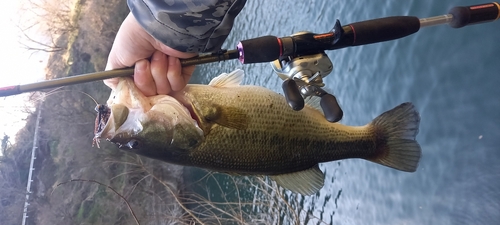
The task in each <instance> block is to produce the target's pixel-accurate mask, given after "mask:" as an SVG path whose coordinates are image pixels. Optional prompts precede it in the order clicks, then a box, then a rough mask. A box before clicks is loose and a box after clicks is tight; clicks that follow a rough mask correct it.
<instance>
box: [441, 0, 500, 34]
mask: <svg viewBox="0 0 500 225" xmlns="http://www.w3.org/2000/svg"><path fill="white" fill-rule="evenodd" d="M449 13H450V14H451V15H453V19H452V20H451V22H450V26H451V27H453V28H460V27H464V26H467V25H472V24H476V23H484V22H489V21H493V20H497V19H498V18H499V17H500V5H499V4H498V3H496V2H492V3H486V4H481V5H473V6H458V7H454V8H452V9H451V10H450V12H449Z"/></svg>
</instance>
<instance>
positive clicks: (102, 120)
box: [92, 104, 111, 148]
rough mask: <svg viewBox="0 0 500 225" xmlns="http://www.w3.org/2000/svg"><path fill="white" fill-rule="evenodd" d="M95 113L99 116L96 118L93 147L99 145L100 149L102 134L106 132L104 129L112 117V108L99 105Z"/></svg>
mask: <svg viewBox="0 0 500 225" xmlns="http://www.w3.org/2000/svg"><path fill="white" fill-rule="evenodd" d="M95 111H96V112H97V115H96V118H95V125H94V138H93V142H92V147H94V145H97V147H98V148H99V147H100V146H99V141H100V138H101V136H102V132H103V131H104V128H105V127H106V124H107V123H108V121H109V118H110V117H111V108H109V107H108V106H107V105H103V104H99V105H97V106H96V107H95Z"/></svg>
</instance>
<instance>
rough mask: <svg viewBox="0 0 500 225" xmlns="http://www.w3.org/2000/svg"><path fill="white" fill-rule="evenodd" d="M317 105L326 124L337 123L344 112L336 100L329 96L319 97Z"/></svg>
mask: <svg viewBox="0 0 500 225" xmlns="http://www.w3.org/2000/svg"><path fill="white" fill-rule="evenodd" d="M319 104H320V105H321V109H323V113H324V114H325V118H326V120H328V122H332V123H335V122H338V121H339V120H341V119H342V117H343V116H344V111H342V109H341V108H340V105H339V103H338V102H337V98H335V96H333V95H331V94H325V95H323V96H321V101H320V102H319Z"/></svg>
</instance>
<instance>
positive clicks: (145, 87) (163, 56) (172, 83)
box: [104, 13, 196, 96]
mask: <svg viewBox="0 0 500 225" xmlns="http://www.w3.org/2000/svg"><path fill="white" fill-rule="evenodd" d="M195 55H196V54H195V53H185V52H180V51H177V50H174V49H172V48H170V47H168V46H166V45H164V44H163V43H161V42H160V41H158V40H156V39H155V38H153V37H152V36H151V35H149V34H148V33H147V32H146V31H145V30H144V29H143V28H142V27H141V25H139V23H138V22H137V20H136V19H135V18H134V16H133V15H132V14H131V13H129V15H128V16H127V18H125V20H124V21H123V23H122V25H121V27H120V29H119V30H118V33H117V35H116V38H115V41H114V43H113V47H112V48H111V52H110V53H109V56H108V63H107V65H106V70H111V69H119V68H124V67H130V66H133V65H134V64H135V69H134V83H135V84H136V86H137V87H138V88H139V90H141V91H142V92H143V93H144V94H145V95H146V96H152V95H157V94H168V93H170V92H171V91H179V90H182V88H184V87H185V86H186V85H187V82H188V81H189V79H190V78H191V75H192V74H193V71H194V68H195V67H194V66H188V67H182V66H181V64H180V61H179V58H190V57H193V56H195ZM149 59H150V60H149ZM104 83H105V84H106V85H107V86H109V87H110V88H112V89H114V88H115V87H116V85H117V84H118V79H117V78H112V79H107V80H104Z"/></svg>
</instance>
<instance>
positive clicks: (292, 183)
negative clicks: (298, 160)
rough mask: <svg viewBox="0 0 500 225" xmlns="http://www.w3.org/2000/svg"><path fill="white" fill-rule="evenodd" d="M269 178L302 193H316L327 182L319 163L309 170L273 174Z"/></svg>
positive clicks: (286, 187)
mask: <svg viewBox="0 0 500 225" xmlns="http://www.w3.org/2000/svg"><path fill="white" fill-rule="evenodd" d="M269 178H271V179H273V180H274V181H276V183H277V184H278V185H279V186H281V187H283V188H285V189H288V190H290V191H292V192H297V193H300V194H302V195H313V194H315V193H316V192H318V191H319V190H320V189H321V188H322V187H323V185H324V182H325V181H324V178H325V175H324V174H323V172H321V170H320V169H319V166H318V165H317V164H316V165H315V166H313V167H311V168H309V169H307V170H302V171H298V172H293V173H286V174H280V175H272V176H269Z"/></svg>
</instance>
